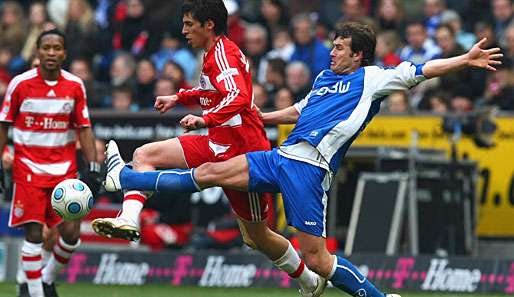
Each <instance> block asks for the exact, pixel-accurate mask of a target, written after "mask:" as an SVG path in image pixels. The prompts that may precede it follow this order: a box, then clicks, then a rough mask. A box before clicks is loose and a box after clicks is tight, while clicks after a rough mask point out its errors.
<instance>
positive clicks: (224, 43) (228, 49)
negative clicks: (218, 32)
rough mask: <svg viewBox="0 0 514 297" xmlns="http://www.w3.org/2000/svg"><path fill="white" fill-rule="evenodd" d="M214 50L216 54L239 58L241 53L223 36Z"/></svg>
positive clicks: (233, 43)
mask: <svg viewBox="0 0 514 297" xmlns="http://www.w3.org/2000/svg"><path fill="white" fill-rule="evenodd" d="M215 46H216V50H217V51H218V53H221V54H223V55H227V56H241V55H242V52H241V49H240V48H239V46H237V44H236V43H235V42H234V41H232V40H231V39H230V38H228V37H227V36H225V35H223V36H221V37H220V39H219V40H218V42H217V43H216V45H215Z"/></svg>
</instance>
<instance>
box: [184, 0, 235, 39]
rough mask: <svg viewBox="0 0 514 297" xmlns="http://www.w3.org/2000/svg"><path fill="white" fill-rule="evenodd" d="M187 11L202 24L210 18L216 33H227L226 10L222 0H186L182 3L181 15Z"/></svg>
mask: <svg viewBox="0 0 514 297" xmlns="http://www.w3.org/2000/svg"><path fill="white" fill-rule="evenodd" d="M188 13H191V15H192V17H193V18H194V19H196V20H198V21H199V22H200V23H201V24H202V25H204V24H205V22H207V21H208V20H211V21H212V22H213V23H214V32H215V33H216V35H222V34H226V33H227V18H228V12H227V8H226V7H225V4H224V3H223V0H186V1H184V3H183V4H182V15H186V14H188Z"/></svg>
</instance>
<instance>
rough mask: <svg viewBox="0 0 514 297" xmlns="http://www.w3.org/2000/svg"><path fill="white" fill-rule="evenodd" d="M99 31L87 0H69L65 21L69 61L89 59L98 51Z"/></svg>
mask: <svg viewBox="0 0 514 297" xmlns="http://www.w3.org/2000/svg"><path fill="white" fill-rule="evenodd" d="M96 32H97V28H96V24H95V19H94V14H93V9H92V8H91V5H90V4H89V2H87V1H86V0H69V6H68V14H67V16H66V19H65V23H64V34H66V52H67V58H68V61H72V60H73V59H75V58H86V59H88V60H89V61H90V60H91V59H92V58H93V56H94V55H95V53H96V50H97V49H96V40H95V35H96Z"/></svg>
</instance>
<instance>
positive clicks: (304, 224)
mask: <svg viewBox="0 0 514 297" xmlns="http://www.w3.org/2000/svg"><path fill="white" fill-rule="evenodd" d="M484 42H485V39H482V40H480V41H479V42H478V43H477V44H475V45H474V46H473V47H472V48H471V49H470V50H469V52H467V53H466V54H463V55H461V56H456V57H452V58H448V59H437V60H432V61H429V62H427V63H425V64H421V65H415V64H412V63H410V62H403V63H401V64H400V65H398V66H397V67H396V68H391V69H382V68H379V67H377V66H371V63H372V62H373V60H374V52H375V44H376V41H375V34H374V33H373V31H372V30H371V29H370V28H369V27H368V26H366V25H363V24H358V23H343V24H342V25H340V26H338V28H337V29H336V32H335V38H334V40H333V48H332V51H331V52H330V56H331V64H330V69H329V70H324V71H322V72H321V73H320V74H319V75H318V77H317V78H316V80H315V81H314V84H313V86H312V90H311V92H310V93H309V94H308V95H307V96H306V97H305V98H304V99H303V100H301V101H300V102H298V103H297V104H295V105H294V106H292V107H288V108H286V109H283V110H279V111H275V112H270V113H263V114H262V118H263V121H264V122H265V123H268V124H291V123H296V126H295V128H294V129H293V131H292V132H291V134H290V135H289V137H288V138H287V140H286V141H285V142H284V143H283V144H282V145H281V146H280V147H279V148H275V149H274V150H272V151H262V152H251V153H247V154H245V155H240V156H237V157H235V158H232V159H230V160H227V161H224V162H219V163H206V164H203V165H201V166H199V167H198V168H193V169H188V170H183V169H176V170H166V171H154V172H145V173H141V172H135V171H133V170H131V169H130V168H128V167H126V166H124V162H123V160H121V158H120V156H119V152H118V149H117V146H116V143H115V142H114V141H111V143H110V145H109V147H108V149H107V157H108V167H109V171H108V174H107V177H106V188H110V189H115V190H120V189H140V190H155V191H163V192H196V191H199V190H201V189H205V188H209V187H212V186H222V187H226V188H231V189H234V190H238V191H250V192H282V197H283V199H284V205H285V210H286V217H287V220H288V223H289V224H290V225H291V226H293V227H295V228H296V229H298V231H299V234H298V241H299V244H300V250H301V252H302V256H303V258H304V261H305V263H306V265H307V267H309V268H310V269H311V270H313V271H314V272H316V273H318V274H319V275H321V276H322V277H325V278H327V279H329V280H330V281H331V282H332V284H333V285H334V286H336V287H337V288H339V289H341V290H343V291H345V292H347V293H348V294H350V295H352V296H362V297H364V296H367V297H384V293H382V292H381V291H379V290H378V289H377V288H376V287H375V286H374V285H373V284H372V283H371V282H369V281H368V280H367V279H366V278H365V277H364V276H363V275H362V274H361V273H360V272H359V271H358V270H357V268H356V267H355V266H353V265H352V264H351V263H350V262H349V261H348V260H346V259H344V258H343V257H340V256H335V255H331V254H330V253H329V252H328V250H327V248H326V246H325V236H326V234H325V231H326V230H325V229H326V226H325V216H326V213H327V199H328V197H327V194H326V192H327V191H328V190H329V187H330V183H331V180H332V177H333V174H334V173H335V172H336V171H337V169H338V167H339V165H340V164H341V159H342V158H343V157H344V155H345V153H346V151H347V150H348V148H349V146H350V144H351V143H352V142H353V140H354V139H355V138H356V137H357V136H358V135H359V133H360V132H361V131H362V130H363V129H364V128H365V126H366V125H367V123H368V122H369V121H370V120H371V119H372V118H373V116H374V115H375V114H376V113H377V112H378V111H379V106H380V103H381V101H382V100H383V99H384V98H385V97H386V96H387V95H389V94H390V93H392V92H393V91H396V90H405V89H409V88H411V87H413V86H415V85H417V84H418V83H419V82H421V81H423V80H425V79H427V78H432V77H436V76H440V75H443V74H446V73H449V72H452V71H457V70H460V69H463V68H465V67H478V68H484V69H487V70H491V71H495V70H496V69H495V68H494V67H495V66H496V65H499V64H501V62H500V61H499V59H500V58H501V57H502V56H503V55H502V54H501V53H500V49H499V48H493V49H482V48H481V46H482V45H483V44H484ZM249 137H251V135H249ZM390 295H394V294H390Z"/></svg>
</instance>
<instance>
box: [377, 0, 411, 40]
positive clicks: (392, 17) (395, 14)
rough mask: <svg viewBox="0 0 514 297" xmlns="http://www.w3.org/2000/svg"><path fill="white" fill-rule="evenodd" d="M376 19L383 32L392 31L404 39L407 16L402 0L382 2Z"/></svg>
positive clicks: (385, 0) (382, 0)
mask: <svg viewBox="0 0 514 297" xmlns="http://www.w3.org/2000/svg"><path fill="white" fill-rule="evenodd" d="M376 17H377V21H378V26H379V27H380V29H381V30H384V31H388V30H392V31H395V32H397V33H398V34H402V36H401V37H402V38H403V37H404V36H403V34H404V30H405V15H404V10H403V5H402V2H401V0H380V2H379V4H378V8H377V16H376Z"/></svg>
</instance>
